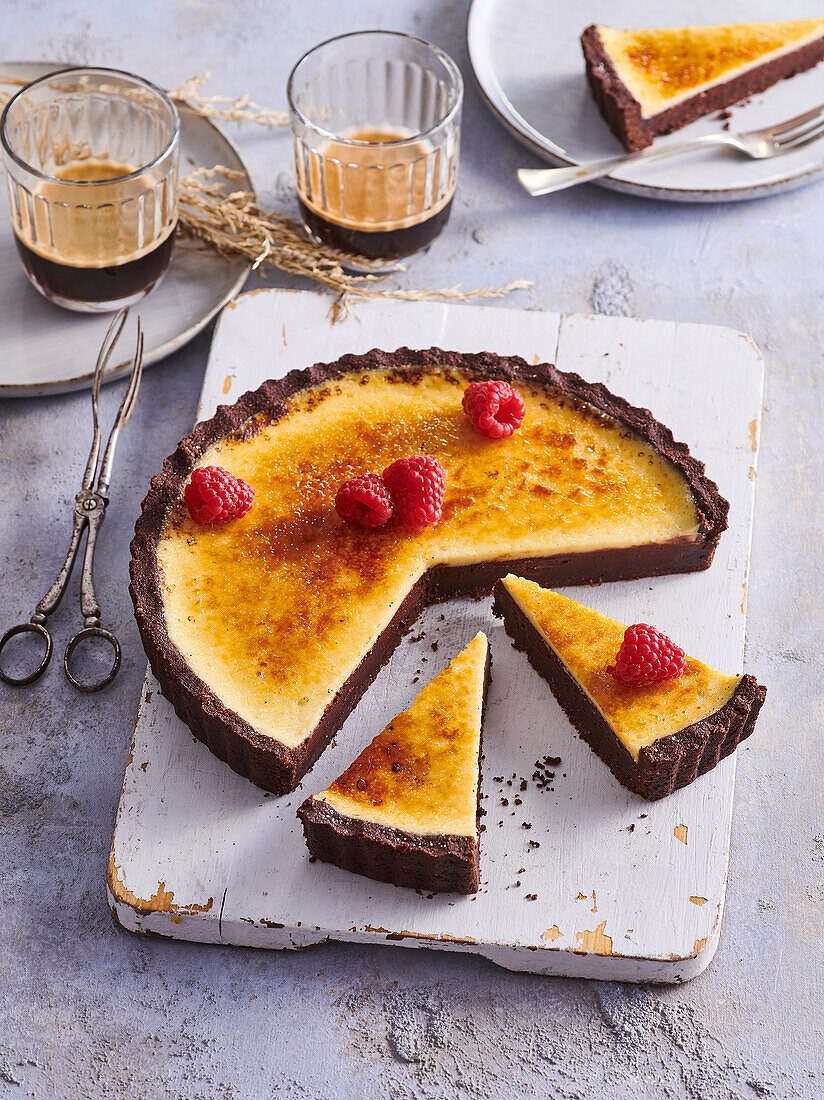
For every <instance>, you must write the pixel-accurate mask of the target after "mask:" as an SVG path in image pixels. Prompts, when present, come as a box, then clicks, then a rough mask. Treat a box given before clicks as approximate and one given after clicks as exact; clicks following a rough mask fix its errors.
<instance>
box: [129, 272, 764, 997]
mask: <svg viewBox="0 0 824 1100" xmlns="http://www.w3.org/2000/svg"><path fill="white" fill-rule="evenodd" d="M328 308H329V300H328V298H326V297H323V296H318V295H315V294H312V293H303V292H301V293H288V292H284V291H260V292H257V293H255V294H248V295H244V296H242V297H241V298H239V299H238V300H237V302H236V303H235V304H234V305H233V306H231V307H229V308H227V309H226V311H225V312H224V314H223V317H222V319H221V321H220V324H219V327H218V329H217V332H216V335H215V339H214V344H213V347H212V352H211V357H210V360H209V366H208V370H207V372H206V377H205V381H204V385H203V394H202V401H201V408H200V414H201V415H202V416H209V415H211V413H212V412H213V410H214V409H215V407H216V405H217V404H218V403H219V402H221V401H234V400H235V399H236V398H237V397H238V396H239V395H240V394H241V393H242V392H243V391H244V390H246V389H249V388H251V387H254V386H257V385H258V384H259V383H260V382H261V381H262V380H263V379H265V378H267V377H276V376H280V375H282V374H284V373H285V372H286V371H287V370H290V369H292V368H294V367H303V366H306V365H308V364H311V363H313V362H315V361H319V360H327V359H334V358H336V357H337V356H339V355H341V354H343V353H344V352H348V351H352V352H363V351H366V350H367V349H369V348H371V347H374V346H380V347H384V348H395V347H398V346H401V345H409V346H413V347H419V346H429V345H432V344H437V345H440V346H442V347H446V348H456V349H460V350H465V351H477V350H481V349H484V348H486V349H489V350H492V351H496V352H500V353H518V354H520V355H523V356H524V357H525V358H527V359H530V360H531V359H535V360H550V361H554V362H556V363H557V364H558V366H559V367H561V368H562V369H565V370H576V371H579V372H580V373H582V374H583V375H584V376H585V377H587V378H590V379H593V380H603V381H604V382H606V383H607V384H608V385H609V386H610V387H611V388H613V389H614V390H615V391H616V392H617V393H619V394H622V395H624V396H626V397H627V398H629V399H630V400H631V401H633V402H635V403H639V404H643V405H648V406H649V407H651V408H652V410H653V411H654V412H655V414H656V415H657V416H658V417H660V418H661V419H662V420H663V421H664V422H665V423H667V424H669V425H670V426H671V428H672V429H673V431H674V433H675V435H676V437H677V438H679V439H683V440H686V441H687V442H688V443H689V444H690V445H691V447H692V449H693V451H694V453H695V454H697V455H698V456H699V457H700V458H702V459H703V460H704V461H705V462H706V464H707V469H708V471H709V473H710V474H711V476H712V477H714V478H715V479H716V480H717V481H718V483H719V485H720V487H721V490H722V492H723V493H724V494H725V495H726V496H727V497H728V499H729V500H730V502H731V505H732V507H731V526H730V530H729V531H728V532H727V533H726V534H725V536H724V537H723V539H722V541H721V545H720V547H719V550H718V553H717V555H716V558H715V563H714V565H713V567H712V569H710V570H709V571H708V572H705V573H700V574H695V575H693V576H682V577H665V578H661V579H659V580H654V581H637V582H624V583H617V584H611V585H604V586H602V587H601V588H581V589H575V590H571V593H572V594H573V595H574V596H576V597H577V598H579V599H582V600H583V602H585V603H587V604H589V605H590V606H592V607H595V608H597V609H598V610H600V611H603V612H605V613H607V614H609V615H613V616H615V617H616V618H619V619H622V620H624V621H626V622H637V621H639V620H644V621H650V622H653V623H655V624H657V625H658V626H660V627H661V628H663V629H664V630H665V631H667V632H668V633H669V634H671V635H672V636H673V637H675V638H677V639H678V641H679V642H680V643H682V644H683V645H684V646H685V647H686V649H687V650H688V652H691V653H693V654H694V655H696V656H697V657H699V658H701V659H703V660H705V661H707V662H709V663H710V664H712V665H716V666H718V667H720V668H723V669H729V670H731V671H732V670H739V669H740V668H741V662H742V652H743V645H744V624H745V612H746V591H747V566H748V553H749V543H750V527H751V514H752V503H753V492H754V477H755V461H756V448H757V442H758V425H759V416H760V406H761V389H762V374H763V371H762V361H761V357H760V355H759V353H758V350H757V348H756V347H755V346H754V344H753V343H752V341H751V340H750V339H749V338H748V337H747V336H745V335H743V334H741V333H739V332H734V331H732V330H730V329H725V328H716V327H708V326H703V325H689V324H672V323H669V322H658V321H638V320H629V319H625V318H609V317H591V316H560V315H557V314H551V313H540V312H527V311H520V310H512V309H499V308H491V307H480V306H460V305H442V304H432V303H403V304H401V303H392V302H371V303H361V304H358V306H357V308H356V311H355V314H354V316H352V317H350V318H349V319H347V320H345V321H343V322H341V323H339V324H337V325H331V324H330V322H329V318H328ZM159 458H160V456H158V462H159ZM479 628H482V629H484V630H486V631H487V633H488V634H489V637H490V641H491V645H492V652H493V659H494V665H493V675H494V679H493V684H492V687H491V693H490V700H489V711H488V717H487V725H486V732H485V738H484V746H485V759H484V766H483V792H484V802H483V805H484V807H485V809H486V811H487V816H486V817H485V819H484V820H485V824H486V830H485V832H484V834H483V838H482V840H483V844H482V860H483V863H482V867H483V874H482V878H483V886H482V889H481V891H480V892H479V893H478V894H477V895H476V896H475V897H472V898H463V897H457V896H451V895H450V896H440V897H432V898H430V897H424V896H421V895H419V894H417V893H415V892H413V891H408V890H402V889H397V888H395V887H393V886H389V885H385V884H382V883H373V882H371V881H370V880H368V879H363V878H360V877H358V876H355V875H350V874H347V873H346V872H344V871H341V870H339V869H338V868H335V867H331V866H326V865H323V864H321V863H316V864H310V863H309V862H308V858H307V851H306V848H305V845H304V842H303V836H302V831H301V828H300V825H299V823H298V821H297V819H296V818H295V810H296V808H297V807H298V806H299V805H300V803H301V802H302V801H303V799H304V798H305V797H306V796H307V795H308V794H310V793H312V792H315V791H318V790H321V789H323V788H324V787H325V786H326V785H327V784H328V783H329V782H330V781H331V780H332V778H333V777H334V776H335V775H336V774H338V773H339V772H340V771H341V770H342V769H343V768H344V767H345V766H346V765H348V764H349V763H350V762H351V760H352V759H353V758H354V756H355V755H356V754H357V753H358V752H359V751H360V749H361V748H362V747H363V746H364V745H365V744H366V743H367V742H368V741H369V740H370V739H371V738H372V737H373V736H374V735H375V734H376V733H377V732H378V731H379V730H380V729H382V728H383V726H384V725H385V724H386V723H387V722H388V721H389V720H390V719H391V718H392V717H393V716H394V715H395V714H396V713H398V712H399V711H400V710H402V709H404V708H405V707H406V706H407V705H408V704H409V703H410V702H411V700H412V698H413V697H414V695H415V693H416V690H417V688H416V687H415V686H413V684H412V679H413V677H414V676H415V674H416V672H417V671H418V670H420V671H421V673H422V679H424V678H426V677H429V676H430V675H434V674H435V673H436V672H438V671H440V669H441V668H442V667H443V666H444V665H445V664H446V663H447V662H448V660H449V659H450V658H451V657H452V656H453V655H454V654H455V653H456V652H457V651H458V650H459V649H460V648H461V646H463V645H464V644H465V643H466V642H467V641H468V640H469V639H470V638H471V637H472V636H473V635H474V634H475V632H476V631H477V630H478V629H479ZM432 642H437V643H438V648H437V651H433V648H432ZM756 671H757V670H756ZM545 756H550V757H560V759H561V763H560V764H558V765H556V766H554V767H552V769H551V770H553V771H554V772H555V777H554V779H553V780H551V781H550V782H549V783H548V784H547V785H544V786H542V787H541V786H539V785H538V784H536V783H535V782H533V780H532V778H531V777H532V775H533V773H534V772H535V764H536V761H539V760H541V759H542V758H543V757H545ZM734 775H735V758H734V757H732V758H730V759H728V760H726V761H724V762H723V763H722V764H721V765H720V766H719V767H718V768H716V769H715V770H714V771H713V772H711V773H710V774H709V775H707V776H705V777H703V778H702V779H700V780H698V781H697V782H696V783H694V784H693V785H692V786H691V787H688V788H686V789H685V790H683V791H680V792H678V793H677V794H675V795H673V796H671V797H670V798H668V799H665V800H664V801H662V802H659V803H656V804H649V803H646V802H644V801H642V800H641V799H639V798H637V797H636V796H635V795H632V794H630V793H629V792H627V791H625V790H624V789H623V788H622V787H621V786H619V784H618V783H617V782H615V780H614V779H613V778H612V776H611V775H610V773H609V772H608V771H607V769H606V768H605V767H604V765H603V764H602V763H601V761H600V760H599V759H597V757H595V756H594V755H593V754H592V753H591V752H590V750H589V749H588V748H587V746H586V745H585V744H584V743H583V742H582V741H581V740H579V739H578V738H577V737H576V736H575V734H574V732H573V731H572V729H571V727H570V725H569V723H568V722H567V720H566V718H565V717H564V715H563V714H562V712H561V711H560V709H559V708H558V706H557V704H556V703H555V700H554V698H553V696H552V694H551V692H550V690H549V688H548V687H547V685H546V684H545V683H544V681H543V680H541V679H540V678H539V677H538V676H537V675H536V674H535V673H534V672H533V670H532V668H531V667H530V666H529V665H528V664H527V661H526V659H525V658H524V656H523V655H522V654H520V653H517V652H515V651H514V650H513V649H512V647H511V646H510V643H509V640H508V638H507V637H506V635H505V634H504V631H503V628H502V626H501V625H500V623H499V622H498V621H497V620H495V619H493V617H492V615H491V613H490V601H488V600H484V601H469V600H467V601H454V602H452V603H449V604H443V605H440V606H438V607H435V608H431V609H429V610H428V611H427V612H425V613H424V614H423V616H422V617H421V619H420V621H419V623H418V625H417V626H416V627H415V629H414V630H413V631H412V632H411V634H410V635H409V636H408V637H407V638H406V639H405V640H404V641H403V642H402V643H401V645H400V646H399V648H398V649H397V651H396V652H395V654H394V656H393V657H392V659H391V661H390V662H389V664H388V665H387V666H386V667H385V668H384V669H383V671H382V672H381V674H380V675H379V676H378V678H377V680H376V681H375V683H374V684H373V685H372V687H371V688H370V689H369V691H368V692H367V693H366V695H365V696H364V698H363V699H362V701H361V703H360V704H359V706H358V707H357V709H356V710H355V711H354V713H353V714H352V715H351V716H350V718H349V720H348V721H347V723H346V724H345V726H344V727H343V729H342V730H341V731H340V733H339V735H338V737H337V739H336V743H335V744H334V746H333V747H330V748H329V749H328V750H327V751H326V752H325V753H324V755H323V756H322V757H321V759H320V760H319V761H318V763H317V764H316V765H315V767H314V768H313V770H312V771H311V772H310V773H309V774H308V775H307V776H306V778H305V779H304V781H303V784H302V785H301V787H300V789H299V790H298V791H296V792H295V793H294V794H292V795H288V796H286V797H283V798H276V797H274V796H272V795H268V794H265V793H264V792H262V791H260V790H258V789H257V788H255V787H254V786H252V784H250V783H249V782H247V781H246V780H245V779H241V778H240V777H239V776H236V775H235V774H234V773H233V772H231V771H230V770H229V769H228V768H227V767H226V766H225V765H224V764H222V763H220V761H218V760H217V759H215V758H214V757H213V756H211V755H210V753H209V752H208V750H207V749H206V748H204V746H203V745H201V744H200V743H198V742H197V741H195V739H194V738H193V737H192V735H191V733H190V732H189V731H188V730H187V729H186V727H185V726H184V725H183V724H182V723H181V722H180V721H179V720H178V719H177V718H176V717H175V715H174V713H173V711H172V709H171V707H170V706H169V705H168V703H167V702H166V701H165V700H164V699H163V698H162V697H161V695H160V692H159V690H158V687H157V684H156V682H155V681H154V680H153V678H152V676H151V675H148V676H147V679H146V684H145V688H144V692H143V697H142V700H141V703H140V712H139V715H138V720H137V725H136V729H135V734H134V743H133V746H132V751H131V754H130V757H129V764H128V767H127V770H126V778H125V783H124V787H123V795H122V798H121V802H120V808H119V811H118V816H117V825H116V830H115V835H114V841H113V848H112V860H111V865H110V868H109V892H110V901H111V904H112V906H113V910H114V913H115V915H116V917H117V918H118V920H119V921H120V922H121V923H122V924H123V925H124V926H125V927H127V928H129V929H133V930H134V931H138V932H144V933H157V934H160V935H163V936H172V937H178V938H182V939H190V940H200V941H207V942H215V943H232V944H246V945H252V946H257V947H268V948H297V947H305V946H308V945H310V944H314V943H318V942H321V941H323V940H326V939H330V938H331V939H342V940H352V941H357V942H365V943H395V944H402V945H404V946H407V947H429V948H439V949H446V950H461V951H473V952H478V953H480V954H482V955H484V956H486V957H487V958H489V959H491V960H493V961H494V962H496V963H499V964H500V965H502V966H505V967H508V968H510V969H512V970H525V971H534V972H537V973H542V974H566V975H577V976H583V977H592V978H604V979H621V980H630V981H631V980H639V981H673V982H674V981H683V980H686V979H687V978H690V977H692V976H694V975H695V974H697V973H699V972H700V971H701V970H702V969H703V968H704V967H705V966H706V965H707V964H708V962H709V961H710V959H711V958H712V955H713V953H714V951H715V948H716V945H717V942H718V936H719V930H720V923H721V914H722V909H723V904H724V890H725V882H726V872H727V859H728V843H729V833H730V820H731V815H732V800H733V783H734ZM500 777H503V782H501V780H500ZM521 778H524V779H526V780H527V784H526V789H525V790H524V791H520V790H519V788H520V785H521V784H520V780H521ZM508 781H511V782H512V785H511V786H510V785H509V783H508ZM515 797H518V798H520V799H521V803H520V804H515V802H514V799H515ZM502 799H507V800H508V803H509V804H508V805H507V806H504V805H502ZM524 823H526V826H529V827H525V825H524Z"/></svg>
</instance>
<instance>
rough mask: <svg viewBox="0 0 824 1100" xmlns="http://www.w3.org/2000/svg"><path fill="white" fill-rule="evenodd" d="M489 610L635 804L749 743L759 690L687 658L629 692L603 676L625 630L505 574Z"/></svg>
mask: <svg viewBox="0 0 824 1100" xmlns="http://www.w3.org/2000/svg"><path fill="white" fill-rule="evenodd" d="M494 610H495V613H496V614H497V615H499V616H500V617H501V618H503V620H504V625H505V627H506V631H507V633H508V634H509V635H510V637H511V638H512V640H513V641H514V643H515V646H516V648H517V649H521V650H523V651H524V652H525V653H526V655H527V657H528V658H529V660H530V662H531V664H532V665H533V667H534V668H535V669H536V670H537V672H539V673H540V674H541V676H543V677H544V679H545V680H546V681H547V683H548V684H549V686H550V687H551V688H552V691H553V694H554V695H555V698H556V699H557V700H558V702H559V703H560V705H561V707H562V708H563V709H564V711H565V712H566V715H567V717H568V718H569V720H570V722H572V724H573V726H575V728H576V729H577V730H578V732H579V733H580V735H581V737H583V739H584V740H585V741H586V742H587V744H588V745H589V746H590V747H591V748H592V749H594V750H595V752H596V753H597V754H598V755H599V756H600V757H601V759H602V760H603V761H604V762H605V763H606V764H607V765H608V766H609V768H610V769H611V770H612V772H613V774H614V775H615V777H616V778H617V779H618V780H619V781H620V782H621V783H623V785H624V786H625V787H628V788H629V789H630V790H631V791H635V792H636V794H639V795H641V796H642V797H643V798H647V799H649V800H651V801H652V800H655V799H658V798H663V797H664V796H665V795H668V794H670V793H671V792H672V791H673V790H676V789H677V788H679V787H685V786H686V785H687V784H688V783H692V781H693V780H694V779H695V778H696V777H697V776H699V775H703V774H704V773H705V772H708V771H709V770H710V769H711V768H714V767H715V765H716V764H717V763H718V761H719V760H722V759H723V758H724V757H725V756H729V754H730V753H731V752H733V751H734V750H735V749H736V748H737V746H738V744H739V743H740V742H741V741H743V740H744V738H746V737H749V736H750V734H751V733H752V731H753V727H754V725H755V720H756V718H757V717H758V712H759V710H760V709H761V704H762V703H763V702H764V696H765V695H766V688H764V687H762V686H761V685H760V684H758V683H756V681H755V679H754V678H753V677H752V676H730V675H728V674H726V673H724V672H717V671H716V670H715V669H714V668H710V667H709V665H705V664H702V663H701V662H700V661H696V660H695V659H694V658H693V657H687V659H686V667H685V669H684V671H683V672H682V674H681V675H680V676H679V677H678V678H677V679H675V680H669V681H668V682H666V683H663V684H657V685H653V686H649V687H628V686H626V685H624V684H622V683H619V681H618V680H616V679H615V678H614V677H613V676H612V675H611V673H609V672H608V671H607V669H608V667H610V666H611V665H612V664H613V662H614V660H615V656H616V654H617V652H618V649H619V648H620V645H621V642H622V640H623V637H624V631H625V630H626V627H625V626H624V625H623V624H622V623H618V622H616V621H615V620H614V619H609V618H607V617H606V616H605V615H600V614H599V613H598V612H597V611H592V610H591V609H590V608H588V607H584V606H583V605H582V604H579V603H576V602H575V600H570V599H568V598H567V597H566V596H561V595H560V594H559V593H557V592H552V591H550V590H549V589H546V588H541V587H540V585H537V584H535V583H534V581H528V580H524V579H523V578H521V577H516V576H513V575H512V574H510V575H509V576H506V577H504V579H503V580H502V581H499V582H498V584H497V586H496V588H495V605H494Z"/></svg>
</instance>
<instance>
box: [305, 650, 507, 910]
mask: <svg viewBox="0 0 824 1100" xmlns="http://www.w3.org/2000/svg"><path fill="white" fill-rule="evenodd" d="M489 667H490V662H489V644H488V642H487V639H486V635H484V634H477V635H476V636H475V638H473V639H472V641H471V642H470V643H469V645H468V646H467V647H466V648H465V649H464V650H462V651H461V652H460V653H459V654H458V656H457V657H455V659H454V660H453V661H452V663H451V664H450V665H449V666H448V667H447V668H445V669H444V671H443V672H441V673H440V674H439V675H438V676H436V677H435V679H434V680H430V682H429V683H428V684H427V685H426V687H425V688H424V689H423V691H422V692H421V693H420V695H418V697H417V699H416V700H415V702H414V703H413V704H412V706H411V707H410V708H409V710H407V711H405V712H404V713H403V714H399V715H398V716H397V718H394V719H393V720H392V721H391V722H390V723H389V725H388V726H387V727H386V729H385V730H384V731H383V733H380V734H378V736H377V737H376V738H375V740H374V741H373V742H372V743H371V745H368V746H367V747H366V748H365V749H364V750H363V752H362V753H361V754H360V756H359V757H358V758H357V760H355V762H354V763H353V764H351V765H350V766H349V767H348V768H347V769H346V771H345V772H344V773H343V775H341V776H339V777H338V778H337V779H336V780H335V782H334V783H333V784H332V785H331V787H328V788H327V789H326V790H325V791H321V793H320V794H316V795H313V796H312V797H311V798H308V799H307V800H306V801H305V802H304V803H303V805H302V806H301V808H300V809H299V810H298V816H299V817H300V819H301V821H302V822H303V828H304V832H305V833H306V843H307V845H308V846H309V851H310V852H311V853H312V855H313V856H315V857H316V858H317V859H322V860H324V861H325V862H326V863H334V864H337V866H338V867H342V868H343V869H344V870H346V871H354V872H355V873H356V874H359V875H366V876H367V877H368V878H374V879H379V880H380V881H382V882H391V883H394V884H395V886H409V887H412V888H414V889H417V890H427V891H433V892H434V891H437V892H455V893H459V894H474V893H475V891H476V890H477V889H478V886H479V884H480V864H479V856H480V844H479V822H478V818H479V810H478V806H479V802H478V795H479V790H480V752H481V725H482V722H483V715H484V710H485V704H486V688H487V684H488V682H489Z"/></svg>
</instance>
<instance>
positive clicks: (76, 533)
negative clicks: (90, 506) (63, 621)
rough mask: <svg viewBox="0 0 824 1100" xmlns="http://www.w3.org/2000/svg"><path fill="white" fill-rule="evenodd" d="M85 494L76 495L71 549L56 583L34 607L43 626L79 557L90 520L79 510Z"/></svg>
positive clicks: (37, 622)
mask: <svg viewBox="0 0 824 1100" xmlns="http://www.w3.org/2000/svg"><path fill="white" fill-rule="evenodd" d="M82 495H83V494H82V493H78V494H77V496H76V497H75V505H74V525H73V526H72V537H71V541H70V542H69V549H68V550H67V552H66V560H65V561H64V562H63V565H62V566H61V568H60V572H59V573H58V574H57V576H56V577H55V579H54V584H53V585H52V586H51V588H50V589H49V590H48V592H47V593H46V595H45V596H44V597H43V599H42V600H40V602H39V603H38V605H37V607H36V608H35V609H34V614H33V615H32V617H31V621H32V622H33V623H36V624H39V625H40V626H43V624H44V623H45V621H46V619H47V618H48V616H49V615H51V613H52V612H53V611H55V610H56V608H57V606H58V605H59V603H60V601H61V600H62V599H63V596H64V595H65V594H66V589H67V588H68V585H69V577H70V576H71V573H72V569H73V568H74V559H75V558H76V557H77V550H78V547H79V546H80V539H81V538H82V536H83V529H84V528H85V526H86V523H87V522H88V518H87V517H86V515H85V514H84V513H83V512H82V511H79V510H78V505H77V501H78V498H79V497H81V496H82Z"/></svg>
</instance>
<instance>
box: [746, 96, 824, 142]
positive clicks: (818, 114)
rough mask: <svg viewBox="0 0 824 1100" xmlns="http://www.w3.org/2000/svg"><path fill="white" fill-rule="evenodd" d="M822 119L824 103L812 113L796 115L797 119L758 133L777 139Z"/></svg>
mask: <svg viewBox="0 0 824 1100" xmlns="http://www.w3.org/2000/svg"><path fill="white" fill-rule="evenodd" d="M822 117H824V103H822V104H821V105H820V106H818V107H813V108H812V110H810V111H805V112H804V113H803V114H802V115H796V116H795V118H788V119H787V120H786V121H785V122H778V123H776V125H775V126H765V127H764V129H763V130H760V131H758V132H759V133H760V135H761V137H765V138H777V137H780V136H781V135H782V134H786V133H787V132H788V131H789V130H794V129H795V128H796V127H797V126H803V125H804V123H806V122H812V121H813V120H814V119H818V118H822Z"/></svg>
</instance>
